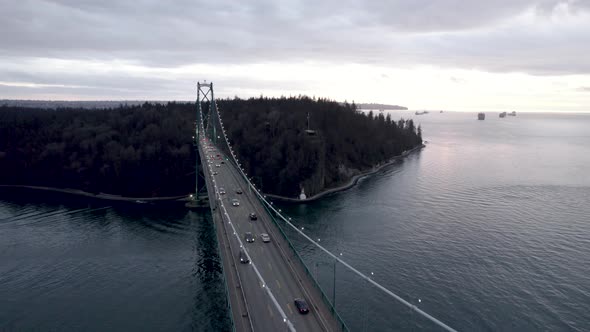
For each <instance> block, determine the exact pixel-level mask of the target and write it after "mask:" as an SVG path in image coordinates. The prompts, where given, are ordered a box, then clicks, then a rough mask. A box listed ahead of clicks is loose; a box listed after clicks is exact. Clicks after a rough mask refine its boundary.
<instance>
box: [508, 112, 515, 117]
mask: <svg viewBox="0 0 590 332" xmlns="http://www.w3.org/2000/svg"><path fill="white" fill-rule="evenodd" d="M508 115H510V116H516V112H515V111H512V113H508Z"/></svg>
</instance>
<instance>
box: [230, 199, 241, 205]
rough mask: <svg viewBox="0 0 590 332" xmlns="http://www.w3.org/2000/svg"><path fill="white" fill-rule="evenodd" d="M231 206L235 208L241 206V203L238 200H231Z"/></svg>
mask: <svg viewBox="0 0 590 332" xmlns="http://www.w3.org/2000/svg"><path fill="white" fill-rule="evenodd" d="M231 205H233V206H240V201H238V200H237V199H236V198H234V199H232V200H231Z"/></svg>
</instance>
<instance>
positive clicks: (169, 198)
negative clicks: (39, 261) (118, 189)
mask: <svg viewBox="0 0 590 332" xmlns="http://www.w3.org/2000/svg"><path fill="white" fill-rule="evenodd" d="M1 188H16V189H31V190H41V191H50V192H59V193H62V194H70V195H76V196H85V197H89V198H96V199H101V200H106V201H119V202H136V201H142V202H146V203H147V202H163V201H180V200H181V199H182V198H186V197H187V196H188V195H182V196H164V197H127V196H121V195H113V194H106V193H99V194H93V193H89V192H87V191H83V190H80V189H71V188H55V187H43V186H29V185H17V184H14V185H12V184H0V189H1Z"/></svg>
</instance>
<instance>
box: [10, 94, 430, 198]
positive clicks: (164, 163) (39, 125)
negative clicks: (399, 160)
mask: <svg viewBox="0 0 590 332" xmlns="http://www.w3.org/2000/svg"><path fill="white" fill-rule="evenodd" d="M218 105H219V109H220V113H221V115H222V118H223V120H224V123H225V125H226V129H227V131H228V136H229V138H230V141H231V142H233V145H234V146H235V150H236V151H237V153H238V156H239V158H240V160H242V162H243V164H244V165H245V167H246V169H247V170H248V173H249V174H251V175H252V176H253V177H254V180H255V181H256V182H257V183H258V184H260V185H262V188H263V190H264V191H265V192H268V193H274V194H280V195H286V196H293V195H296V194H297V193H298V192H299V190H300V189H299V188H300V186H305V188H306V191H307V192H308V193H314V192H318V191H320V190H322V189H324V188H326V187H330V186H333V185H336V184H338V183H341V182H343V181H345V180H347V179H348V178H349V177H350V176H351V175H352V174H354V173H355V172H358V171H360V170H363V169H366V168H369V167H371V166H372V165H375V164H376V163H379V162H383V161H385V160H387V159H388V158H390V157H392V156H394V155H397V154H399V153H401V152H402V151H403V150H407V149H410V148H412V147H414V146H416V145H418V144H420V143H421V139H420V138H419V137H418V135H417V132H418V129H417V128H414V124H413V123H412V122H411V121H403V120H400V121H397V122H395V121H392V120H391V119H389V118H386V117H383V116H382V115H379V116H376V117H374V116H373V115H372V114H370V115H369V116H367V115H364V114H361V113H358V112H356V110H355V106H354V105H348V104H346V105H344V106H342V105H340V104H338V103H337V102H332V101H328V100H321V99H320V100H313V99H310V98H307V97H297V98H278V99H276V98H275V99H268V98H253V99H248V100H242V99H230V100H218ZM308 112H309V114H310V119H311V120H310V125H311V128H312V129H314V130H315V134H314V135H309V134H308V133H306V132H305V129H306V128H307V113H308ZM195 119H196V115H195V104H194V103H193V104H191V103H168V104H148V103H145V104H142V105H133V106H121V107H118V108H113V109H94V110H88V109H73V108H68V109H61V108H58V109H55V110H53V109H51V110H48V109H35V108H24V107H9V106H3V107H0V184H21V185H40V186H52V187H59V188H75V189H82V190H85V191H89V192H94V193H98V192H105V193H111V194H121V195H125V196H171V195H182V194H188V193H190V192H191V190H194V189H193V178H194V165H195V152H194V151H193V146H192V141H191V137H192V135H193V131H194V127H193V126H194V121H195Z"/></svg>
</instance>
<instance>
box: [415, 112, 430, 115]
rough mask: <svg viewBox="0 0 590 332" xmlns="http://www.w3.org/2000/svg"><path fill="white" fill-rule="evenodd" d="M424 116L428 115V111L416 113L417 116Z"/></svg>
mask: <svg viewBox="0 0 590 332" xmlns="http://www.w3.org/2000/svg"><path fill="white" fill-rule="evenodd" d="M422 114H428V111H422V112H418V111H416V115H422Z"/></svg>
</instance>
